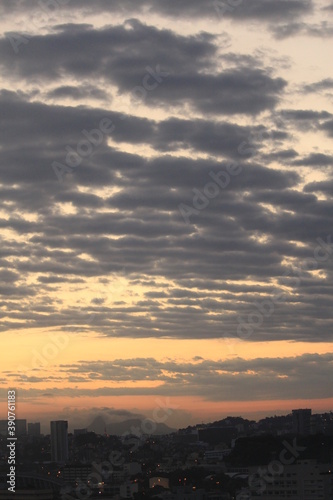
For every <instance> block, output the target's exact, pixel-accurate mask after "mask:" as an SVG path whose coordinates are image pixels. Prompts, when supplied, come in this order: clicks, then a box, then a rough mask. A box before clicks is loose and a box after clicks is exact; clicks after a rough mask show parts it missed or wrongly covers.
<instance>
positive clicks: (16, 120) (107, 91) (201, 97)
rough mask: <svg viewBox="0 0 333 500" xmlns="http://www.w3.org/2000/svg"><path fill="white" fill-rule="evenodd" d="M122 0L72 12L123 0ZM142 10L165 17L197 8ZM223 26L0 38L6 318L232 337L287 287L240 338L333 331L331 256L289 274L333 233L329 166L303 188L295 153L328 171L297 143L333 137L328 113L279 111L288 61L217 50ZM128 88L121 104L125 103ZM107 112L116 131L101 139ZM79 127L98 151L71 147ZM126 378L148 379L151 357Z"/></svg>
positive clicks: (258, 14) (285, 7)
mask: <svg viewBox="0 0 333 500" xmlns="http://www.w3.org/2000/svg"><path fill="white" fill-rule="evenodd" d="M70 4H71V7H69V4H68V8H74V9H75V8H78V6H79V3H78V2H75V1H74V0H72V2H70ZM8 5H9V4H6V3H4V4H3V6H2V7H4V8H7V7H8ZM26 5H27V4H26V3H25V2H22V3H21V8H22V9H24V7H25V6H26ZM80 5H81V7H82V2H81V3H80ZM119 5H120V4H119V2H108V3H106V2H96V3H94V6H93V7H92V4H90V3H89V4H86V5H84V7H83V8H84V9H87V10H88V9H91V8H92V9H95V10H96V12H97V11H98V9H99V8H101V9H104V8H107V9H109V11H112V9H114V11H115V12H116V11H117V10H119V9H123V8H124V9H125V7H126V6H127V7H128V6H130V5H132V3H131V2H130V1H128V2H125V3H123V4H121V7H120V6H119ZM136 5H138V4H137V3H136ZM142 5H143V4H142ZM145 6H146V8H147V9H149V8H152V9H154V12H159V13H162V12H163V13H164V14H165V15H168V16H169V15H175V13H176V12H178V13H185V11H186V9H189V12H190V14H189V15H191V16H192V15H193V16H199V15H200V12H201V11H202V10H203V9H207V8H208V7H207V6H206V5H203V3H202V2H201V3H199V2H191V3H187V2H185V3H181V2H178V3H176V2H168V3H166V2H156V3H154V4H151V3H149V2H146V3H145ZM210 7H212V6H210ZM14 8H15V6H14ZM66 8H67V7H66ZM140 8H141V4H140V7H135V8H134V10H133V16H134V15H136V12H137V10H135V9H140ZM310 8H311V4H310V3H307V2H302V3H301V2H297V1H293V2H281V1H279V2H277V1H272V0H270V1H268V0H265V1H264V0H260V1H259V0H252V1H251V2H245V3H244V5H239V7H238V8H237V9H236V8H235V10H234V12H233V13H230V15H233V17H234V18H237V19H239V20H241V19H242V20H245V19H253V20H254V19H257V20H265V21H269V22H271V21H272V19H273V18H274V19H278V20H280V21H281V20H283V19H286V18H287V16H289V17H288V19H289V18H290V17H291V18H292V19H293V20H294V22H296V21H297V22H301V21H299V17H300V15H301V14H302V13H306V12H310ZM200 9H201V10H200ZM65 10H66V9H65ZM207 15H208V14H207ZM214 15H215V16H216V12H215V14H214ZM293 16H294V17H293ZM148 19H149V17H148ZM295 19H296V21H295ZM115 22H116V23H118V22H120V21H118V20H116V21H115ZM226 38H227V39H228V35H225V34H224V33H221V36H220V35H217V34H210V33H197V34H194V35H180V34H177V33H176V32H175V31H172V30H171V29H165V28H160V27H159V28H157V27H153V26H149V25H147V24H144V23H142V22H141V21H140V20H138V19H131V20H129V21H126V22H125V23H123V24H116V25H114V26H109V27H104V28H101V29H95V28H94V27H93V26H91V25H88V24H84V25H83V24H78V25H75V24H68V25H66V24H63V21H62V24H59V23H58V25H56V26H54V27H53V28H52V29H51V28H47V25H46V27H45V30H44V31H43V34H41V33H40V32H39V33H35V34H33V35H32V36H31V37H29V40H28V43H27V44H23V45H22V46H21V47H20V50H19V52H18V53H17V54H15V53H13V50H12V47H11V45H10V42H9V40H8V37H7V38H6V37H4V38H2V39H1V40H0V56H1V64H2V69H3V75H4V78H5V77H6V78H7V79H8V88H11V84H10V81H11V82H13V81H14V82H17V81H18V80H20V81H21V80H22V82H23V83H22V89H24V88H25V86H27V90H25V91H18V92H15V91H13V90H8V89H2V90H1V93H0V111H1V114H0V137H1V139H0V141H1V144H0V146H1V147H0V165H1V167H0V176H1V179H0V180H1V185H0V199H1V209H2V212H1V217H0V228H1V230H2V232H3V238H2V241H1V243H2V244H1V246H0V278H1V287H0V294H1V299H0V300H1V307H2V318H1V321H0V329H1V331H10V330H13V329H22V330H23V329H29V328H41V329H47V328H50V327H55V328H57V329H58V330H61V331H63V332H66V333H68V334H69V335H72V334H73V335H74V334H75V333H76V332H77V331H80V332H81V331H82V332H89V331H91V330H92V329H93V330H94V331H95V332H96V333H99V334H101V335H104V336H108V337H113V336H118V337H137V338H144V337H145V338H154V337H163V338H169V339H171V338H184V339H190V338H198V339H201V338H203V337H205V338H206V337H207V338H221V337H228V338H232V337H234V338H235V339H236V340H237V338H239V337H238V333H237V332H238V327H239V322H240V321H243V319H244V318H245V320H246V321H247V320H248V318H251V317H252V316H253V315H254V314H256V312H257V311H258V310H259V309H258V307H259V308H260V304H261V303H262V302H264V301H265V300H266V301H267V300H269V298H272V297H274V296H275V295H276V293H277V292H279V291H280V292H281V291H282V290H284V291H285V293H284V296H283V300H281V301H280V303H276V304H274V305H273V312H272V314H271V315H270V316H269V317H265V318H263V321H262V324H260V325H258V327H256V328H255V329H254V330H253V332H252V333H251V340H253V341H257V340H266V341H268V340H294V341H310V342H312V341H313V342H314V341H318V342H322V341H325V342H326V341H327V340H328V339H329V336H330V333H329V332H330V331H331V330H330V329H331V327H332V320H333V318H332V313H331V311H332V299H331V296H332V287H331V279H332V259H331V258H330V257H331V255H330V254H329V255H328V257H329V258H327V259H326V260H325V261H319V260H318V261H317V262H316V266H317V267H316V269H315V271H316V272H311V270H309V269H305V270H304V272H303V274H302V276H301V279H300V280H299V283H298V282H296V281H295V279H294V280H293V279H292V278H293V271H292V272H291V275H289V277H285V276H284V275H285V274H286V273H288V272H290V269H291V266H292V265H294V266H302V265H304V262H306V261H307V259H309V258H313V256H314V252H315V251H316V248H317V246H318V238H322V239H323V240H324V241H327V238H329V235H330V228H331V227H332V213H333V211H332V208H333V207H332V203H331V201H330V200H329V199H322V198H323V197H322V196H320V193H323V192H325V193H328V189H329V188H330V184H329V180H326V181H323V183H321V184H320V185H318V183H314V185H311V184H308V185H307V186H306V187H305V188H304V189H303V183H304V179H303V178H302V176H301V175H300V174H299V173H298V170H299V171H302V169H298V168H297V167H298V166H306V165H307V166H309V167H316V166H318V167H325V168H326V167H330V166H331V162H332V158H331V156H330V155H329V154H325V153H323V152H316V153H313V151H316V150H315V149H314V147H309V148H307V147H306V148H305V150H304V148H303V146H302V148H301V147H298V145H297V146H296V145H295V144H296V142H297V139H298V138H299V137H300V135H301V133H302V132H303V131H308V130H311V129H312V130H314V131H321V132H326V133H327V134H331V135H332V130H333V129H332V126H331V124H332V115H331V114H330V113H329V111H316V110H306V109H304V110H302V109H295V110H291V109H286V110H284V109H280V108H278V105H280V107H281V101H282V100H283V99H284V97H285V94H284V93H285V91H286V89H287V85H288V82H287V80H285V79H284V78H282V77H281V76H280V73H281V71H280V69H281V67H280V66H279V65H278V64H277V66H276V71H275V72H274V73H273V71H272V69H271V68H272V64H267V65H266V63H265V61H264V59H263V58H262V57H261V55H262V53H260V54H261V55H260V54H259V53H258V52H254V53H253V54H246V53H244V54H237V53H234V52H230V53H229V52H226V49H225V47H224V46H222V45H223V43H222V42H223V41H224V40H225V39H226ZM221 40H222V41H221ZM224 66H225V67H224ZM144 82H145V84H146V87H147V83H148V87H149V88H148V89H147V88H146V89H145V88H144V86H143V85H144ZM157 83H158V85H155V84H157ZM138 88H139V89H141V90H140V91H139V92H141V94H142V95H141V101H140V100H139V104H140V105H142V108H143V109H144V110H145V111H146V117H144V116H143V112H142V113H141V112H139V111H140V110H139V109H138V108H139V107H140V106H137V104H138V102H136V101H135V99H134V93H133V92H134V91H133V89H138ZM288 88H289V87H288ZM290 92H292V90H290ZM124 96H126V97H127V98H128V97H130V98H131V105H130V106H128V108H127V109H126V110H125V112H124V113H120V112H118V111H116V110H117V109H120V106H119V107H118V104H119V102H120V100H121V98H122V97H124ZM137 97H138V96H137ZM64 99H69V102H70V105H69V104H68V105H65V104H64V103H63V101H64ZM94 99H95V100H97V101H98V102H97V103H94ZM65 102H66V103H67V102H68V101H65ZM88 102H89V105H88V104H87V103H88ZM136 115H137V116H136ZM139 115H141V116H139ZM105 118H107V119H109V120H110V121H111V122H112V124H113V129H112V132H110V133H108V134H102V135H101V134H100V133H99V132H98V129H99V127H100V124H101V120H103V119H105ZM93 129H94V130H95V132H94V133H95V136H94V137H95V138H92V139H91V137H92V136H91V135H89V133H90V131H91V130H93ZM96 130H97V132H96ZM96 133H97V136H96ZM87 134H88V136H89V137H90V139H91V141H90V142H93V143H94V144H93V146H91V145H90V146H89V144H88V146H87V142H85V144H86V146H85V147H88V148H90V149H91V152H90V153H88V154H81V155H80V154H79V157H78V153H75V151H76V152H77V151H78V148H79V144H80V143H82V141H84V140H85V141H87ZM96 137H97V139H96ZM96 141H97V143H98V144H96ZM298 149H300V151H301V153H299V152H298ZM68 151H71V156H70V157H69V156H68ZM73 151H74V153H73ZM73 155H74V156H73ZM68 158H70V159H72V161H74V160H73V158H75V159H76V160H77V161H78V163H79V164H78V165H77V166H75V167H73V166H71V167H70V168H69V167H68V165H67V173H66V174H64V175H63V178H62V181H63V182H59V180H58V178H57V176H56V174H55V172H54V169H53V168H52V165H53V164H54V162H55V161H56V162H58V163H59V164H63V165H65V166H66V162H68ZM272 162H275V163H278V164H281V165H283V166H284V168H283V169H280V168H276V166H275V165H274V168H272V166H271V165H270V164H271V163H272ZM70 163H71V165H72V162H70ZM74 163H75V162H74ZM328 170H329V169H328V168H326V170H325V172H326V173H327V172H328ZM321 171H323V169H322V170H321ZM318 193H319V194H318ZM180 207H183V210H184V207H185V209H186V210H187V211H189V212H188V213H189V214H190V216H189V217H188V220H187V221H186V217H184V211H183V212H182V211H181V210H180ZM187 222H188V223H187ZM329 248H330V247H329ZM294 278H295V277H294ZM120 282H122V283H123V285H122V286H123V287H124V290H122V293H120V292H119V293H118V287H119V286H120V285H119V283H120ZM83 296H84V298H83V299H82V297H83ZM65 297H71V298H73V300H72V302H69V301H66V299H65ZM8 311H11V314H10V316H9V315H8ZM251 315H252V316H251ZM91 318H93V323H92V322H91ZM242 318H243V319H242ZM226 349H227V348H226V347H225V350H226ZM156 370H157V371H158V369H156ZM125 372H126V374H127V376H128V377H130V375H129V373H128V370H127V369H126V370H125V371H124V373H125ZM110 373H111V372H110ZM156 373H157V372H156ZM134 374H135V375H136V376H137V377H138V379H139V377H140V376H142V377H147V372H146V371H145V367H144V366H141V367H140V366H136V367H135V368H133V373H132V375H131V376H134ZM94 376H96V377H97V378H98V377H100V374H99V372H98V370H97V369H96V373H95V375H94ZM73 377H76V378H75V379H74V378H73V379H72V381H73V382H74V381H77V380H79V379H80V377H81V374H80V373H76V374H73Z"/></svg>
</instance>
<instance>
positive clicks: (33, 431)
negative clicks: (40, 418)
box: [28, 422, 40, 437]
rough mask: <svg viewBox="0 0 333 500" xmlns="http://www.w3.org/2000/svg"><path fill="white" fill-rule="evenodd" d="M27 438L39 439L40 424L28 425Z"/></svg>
mask: <svg viewBox="0 0 333 500" xmlns="http://www.w3.org/2000/svg"><path fill="white" fill-rule="evenodd" d="M28 436H32V437H39V436H40V422H36V423H34V424H28Z"/></svg>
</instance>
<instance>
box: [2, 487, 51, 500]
mask: <svg viewBox="0 0 333 500" xmlns="http://www.w3.org/2000/svg"><path fill="white" fill-rule="evenodd" d="M12 495H13V498H15V500H54V494H53V491H52V490H51V489H50V490H31V489H30V490H16V491H15V493H13V494H12ZM8 498H9V497H8V490H0V499H3V500H8Z"/></svg>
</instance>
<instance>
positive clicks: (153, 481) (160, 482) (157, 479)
mask: <svg viewBox="0 0 333 500" xmlns="http://www.w3.org/2000/svg"><path fill="white" fill-rule="evenodd" d="M155 486H160V487H161V488H164V489H166V490H168V489H169V488H170V483H169V479H168V478H167V477H161V476H154V477H151V478H150V479H149V488H155Z"/></svg>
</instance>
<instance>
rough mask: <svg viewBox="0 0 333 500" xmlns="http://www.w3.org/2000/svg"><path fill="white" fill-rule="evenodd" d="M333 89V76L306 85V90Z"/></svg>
mask: <svg viewBox="0 0 333 500" xmlns="http://www.w3.org/2000/svg"><path fill="white" fill-rule="evenodd" d="M331 89H333V78H325V79H324V80H320V81H319V82H314V83H310V84H308V85H305V86H304V91H305V92H320V91H321V90H331Z"/></svg>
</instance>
